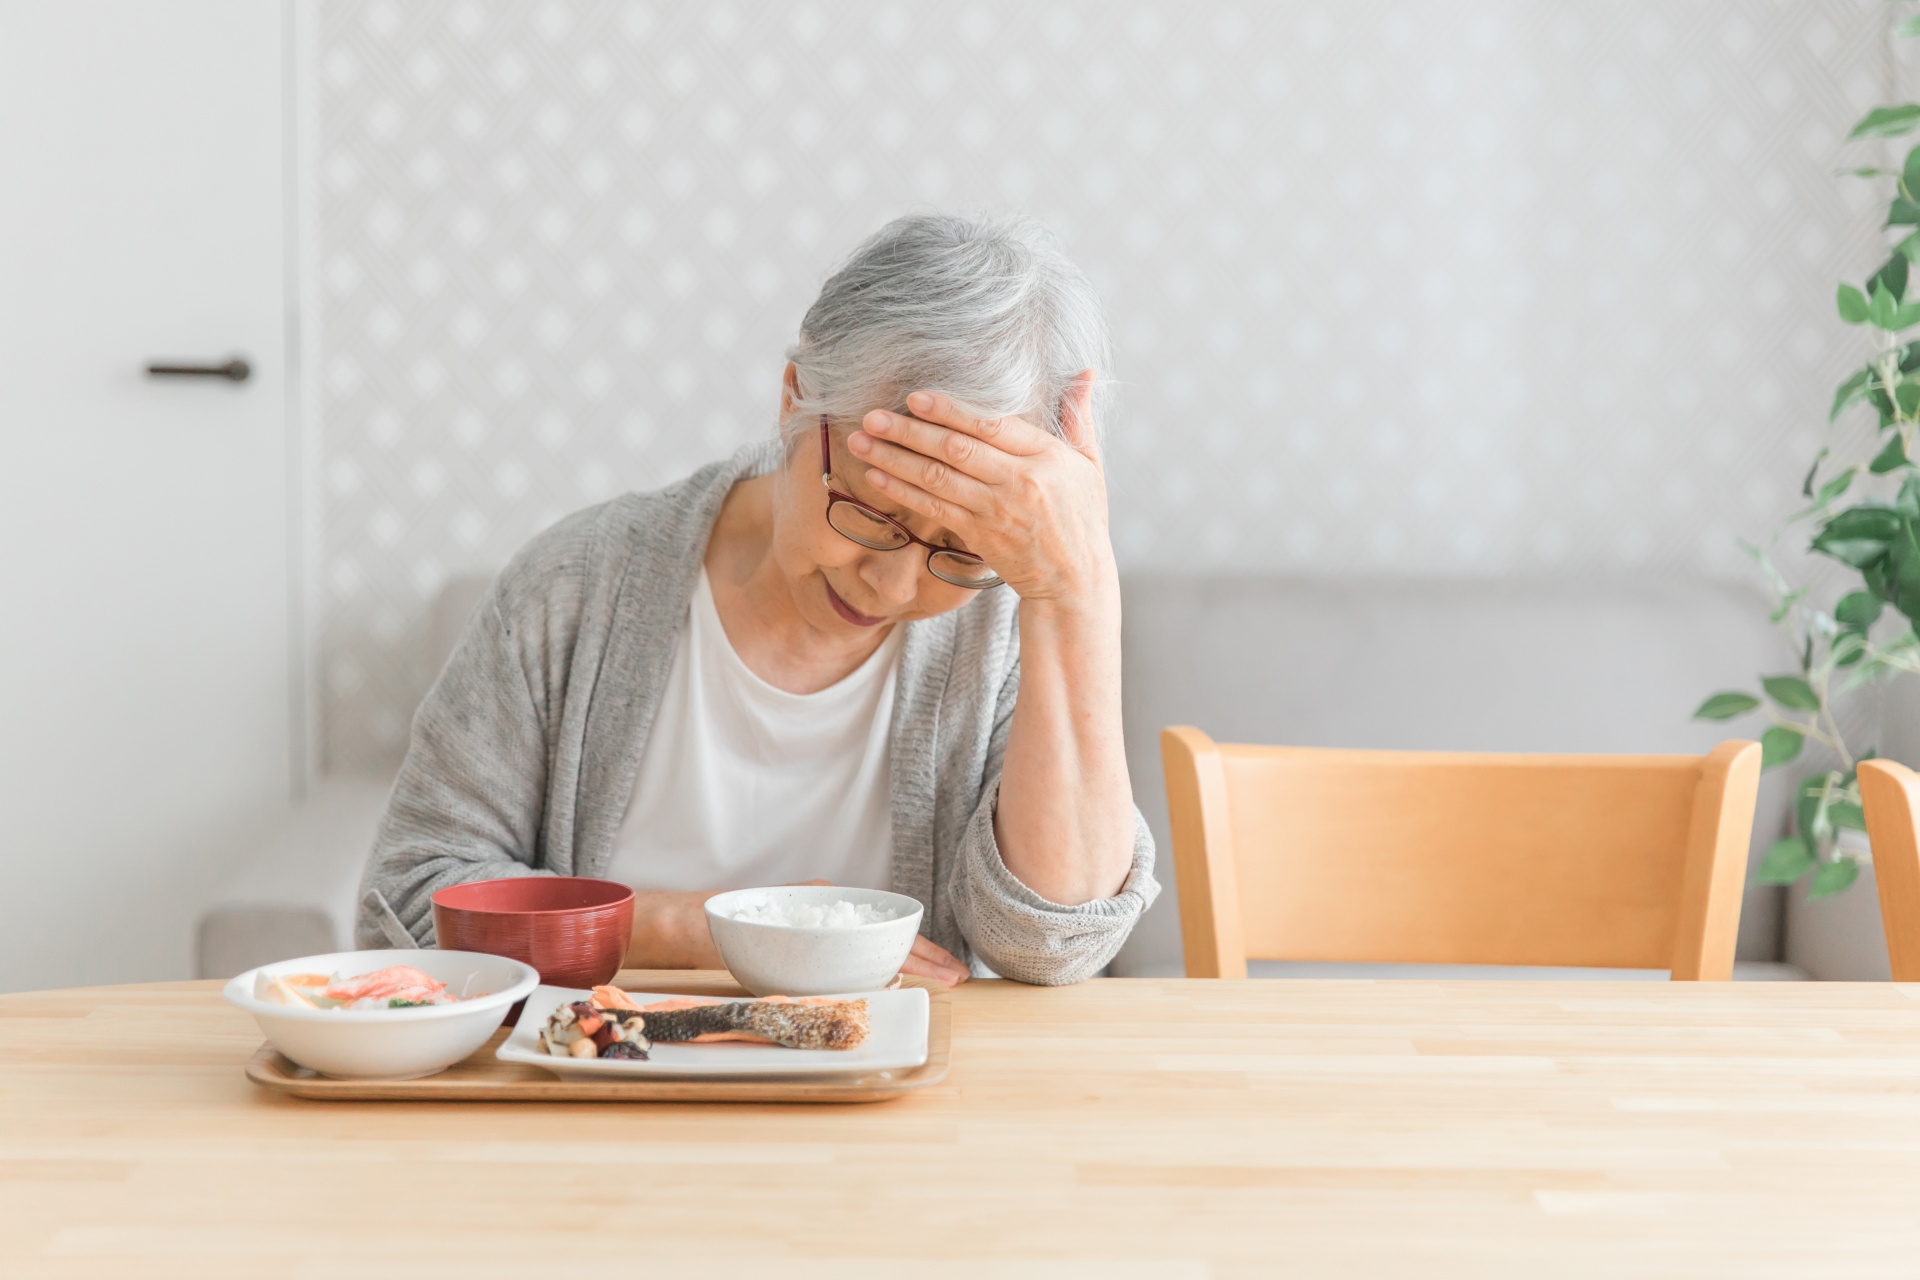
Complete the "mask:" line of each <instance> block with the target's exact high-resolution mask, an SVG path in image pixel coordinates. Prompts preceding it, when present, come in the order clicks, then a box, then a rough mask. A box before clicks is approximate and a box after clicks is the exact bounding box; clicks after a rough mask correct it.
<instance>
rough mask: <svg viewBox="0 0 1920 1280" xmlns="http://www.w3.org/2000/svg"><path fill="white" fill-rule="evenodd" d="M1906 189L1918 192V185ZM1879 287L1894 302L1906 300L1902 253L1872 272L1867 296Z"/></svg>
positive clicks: (1917, 151) (1905, 273)
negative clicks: (1882, 286) (1883, 288)
mask: <svg viewBox="0 0 1920 1280" xmlns="http://www.w3.org/2000/svg"><path fill="white" fill-rule="evenodd" d="M1914 152H1915V154H1916V155H1920V147H1915V148H1914ZM1907 189H1908V190H1910V191H1920V184H1915V183H1912V182H1909V183H1908V184H1907ZM1881 285H1884V286H1886V290H1887V292H1888V293H1890V294H1892V295H1893V300H1894V301H1895V302H1900V301H1902V300H1904V299H1905V298H1906V296H1907V255H1906V254H1904V253H1896V254H1894V255H1893V256H1892V257H1891V258H1888V259H1887V260H1886V261H1885V262H1883V263H1881V264H1880V269H1879V270H1878V271H1876V272H1874V273H1873V274H1872V275H1871V276H1869V277H1868V278H1867V286H1866V289H1867V294H1868V296H1872V294H1873V291H1874V289H1875V288H1876V287H1879V286H1881Z"/></svg>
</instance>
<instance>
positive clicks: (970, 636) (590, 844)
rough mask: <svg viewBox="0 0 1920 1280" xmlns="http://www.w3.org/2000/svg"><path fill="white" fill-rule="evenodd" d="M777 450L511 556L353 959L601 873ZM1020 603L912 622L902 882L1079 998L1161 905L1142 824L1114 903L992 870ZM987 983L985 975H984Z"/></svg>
mask: <svg viewBox="0 0 1920 1280" xmlns="http://www.w3.org/2000/svg"><path fill="white" fill-rule="evenodd" d="M780 461H781V451H780V449H779V446H778V443H777V442H772V441H769V442H766V443H764V444H757V445H750V446H748V447H746V448H744V449H741V450H740V451H739V452H737V453H736V454H735V455H734V456H733V457H732V458H730V459H728V460H727V461H725V462H718V463H714V464H712V465H710V466H707V467H704V468H702V469H701V470H700V471H697V472H695V473H694V474H693V475H692V476H690V477H688V478H687V479H686V480H683V481H681V482H680V483H679V484H676V485H672V486H670V487H668V488H666V489H663V490H660V491H658V492H655V493H644V494H628V495H626V496H625V497H621V498H616V499H614V500H613V501H611V502H608V503H605V504H603V505H601V506H598V507H592V508H589V509H588V510H585V511H581V512H579V513H577V514H575V515H573V516H570V517H568V518H567V519H565V520H562V521H561V522H560V523H558V524H557V525H555V526H554V527H553V528H551V529H549V530H548V531H547V532H545V533H543V534H541V535H540V536H539V537H537V538H535V539H534V540H533V541H532V542H531V543H529V544H528V545H527V546H526V547H525V548H524V549H523V550H522V551H521V552H520V553H519V554H518V555H517V556H515V557H514V559H513V561H512V563H510V564H509V565H508V566H507V567H506V569H505V570H504V571H502V572H501V574H500V577H499V579H498V581H496V582H495V583H494V586H493V588H492V590H491V591H490V592H489V593H488V595H487V597H486V598H485V599H484V600H483V602H482V603H481V605H480V606H479V608H478V609H476V610H475V612H474V616H473V618H472V619H471V620H470V621H469V622H468V623H467V627H466V631H465V633H464V634H463V635H462V637H461V640H460V644H459V647H458V648H457V649H456V650H455V651H454V654H453V656H452V658H450V659H449V660H448V662H447V666H446V669H445V670H444V671H442V672H441V673H440V678H439V679H438V680H437V681H435V682H434V685H433V688H432V689H431V690H430V691H429V692H428V694H427V697H426V700H425V701H424V702H422V703H421V705H420V710H419V712H418V713H417V714H416V715H415V716H414V720H413V736H412V740H411V742H410V744H409V745H408V748H407V757H406V761H405V763H404V764H403V765H402V766H401V769H400V776H399V778H398V780H397V781H396V782H395V784H394V788H393V796H392V798H391V799H390V800H389V801H388V803H387V811H386V815H385V817H384V818H383V819H382V820H381V823H380V829H379V833H378V835H377V836H376V837H375V840H374V846H373V853H372V855H371V857H370V858H369V859H368V862H367V870H366V874H365V876H364V878H363V879H362V881H361V891H360V910H359V918H358V920H357V922H356V929H355V932H356V935H357V938H358V941H359V945H360V946H362V947H412V946H432V945H433V912H432V908H431V905H430V899H431V898H432V896H433V894H434V892H435V891H436V890H438V889H442V888H445V887H446V886H448V885H453V884H460V883H463V882H466V881H470V880H487V879H493V878H495V877H500V876H524V875H542V874H551V875H584V876H598V875H601V874H603V873H604V872H605V871H606V868H607V864H608V862H609V860H610V859H611V857H612V853H613V838H614V834H615V832H616V830H617V829H618V827H619V825H620V821H621V818H622V817H623V816H624V814H625V811H626V805H627V800H628V797H629V795H630V794H631V792H632V791H633V784H634V777H635V775H636V773H637V771H638V769H639V763H640V753H641V749H642V747H643V746H644V745H645V744H646V741H647V734H648V731H649V730H650V729H651V727H652V724H653V718H654V713H655V711H656V710H657V709H658V707H659V704H660V698H661V694H662V692H663V688H664V686H665V684H666V680H667V672H668V670H669V668H670V666H671V664H672V661H673V651H674V643H675V639H676V637H678V636H679V634H680V632H681V630H682V628H684V627H685V626H686V623H687V617H688V609H689V606H690V604H691V602H692V599H693V589H694V585H695V583H696V582H697V580H698V576H699V572H700V565H701V562H702V558H703V556H704V553H705V550H706V545H707V539H708V536H709V535H710V533H711V532H712V529H713V523H714V521H715V520H716V519H717V518H718V516H719V513H720V506H721V503H722V501H723V500H724V499H725V498H726V495H727V491H728V490H729V489H731V488H732V487H733V484H734V482H735V481H737V480H740V479H742V478H745V477H748V476H753V475H762V474H766V473H767V472H769V471H771V470H772V469H773V468H775V467H777V466H778V465H780ZM1018 604H1019V601H1018V598H1017V597H1016V596H1015V595H1014V594H1013V593H1012V592H1011V591H1008V590H1004V589H1002V590H997V591H985V592H982V593H980V595H979V596H978V597H976V598H975V599H973V600H971V601H969V602H968V603H967V604H966V605H964V606H963V607H961V608H959V609H957V610H955V611H953V612H952V613H947V614H942V615H941V616H939V617H936V618H927V619H924V620H922V621H919V622H913V623H909V624H907V634H906V640H905V643H904V645H903V646H902V648H901V652H900V672H899V679H898V680H897V682H896V692H895V695H894V705H893V728H892V742H891V746H892V755H891V765H892V804H893V888H894V890H895V891H896V892H899V893H904V894H908V895H910V896H911V897H913V898H916V899H918V900H919V902H920V904H921V905H922V907H924V908H925V915H924V917H923V919H922V923H921V926H920V928H921V931H922V932H923V933H925V934H926V935H927V936H928V937H930V938H932V939H933V940H934V941H935V942H937V943H939V944H940V945H941V946H943V947H945V948H946V949H947V950H948V951H951V952H952V953H953V954H954V955H956V956H958V957H960V958H961V959H962V961H964V962H969V963H973V962H978V963H983V964H984V965H985V966H987V967H988V968H990V969H991V970H992V971H993V972H995V973H998V974H1001V975H1003V976H1005V977H1009V978H1018V979H1020V980H1022V981H1025V982H1037V983H1066V982H1077V981H1079V980H1081V979H1083V978H1087V977H1090V976H1092V975H1093V974H1095V973H1096V972H1098V971H1099V970H1100V968H1101V967H1102V966H1104V965H1105V964H1106V963H1107V962H1108V961H1109V960H1111V959H1112V958H1113V955H1114V952H1116V951H1117V950H1119V947H1120V944H1121V943H1122V942H1124V941H1125V940H1126V936H1127V932H1128V931H1129V930H1130V929H1131V928H1132V927H1133V923H1134V921H1136V920H1138V919H1139V918H1140V913H1141V912H1143V911H1145V910H1146V909H1147V907H1148V906H1149V905H1150V904H1151V903H1152V902H1153V900H1154V898H1155V896H1156V895H1157V894H1158V893H1159V891H1160V887H1159V885H1158V884H1157V883H1156V882H1155V881H1154V878H1153V838H1152V836H1150V835H1149V834H1148V832H1147V826H1146V823H1145V821H1144V820H1142V819H1141V817H1140V815H1139V813H1138V812H1137V811H1136V813H1135V814H1134V839H1133V868H1132V870H1131V872H1130V873H1129V874H1128V876H1127V880H1126V883H1125V885H1124V886H1123V887H1122V888H1121V890H1120V892H1119V893H1118V894H1117V895H1116V896H1114V897H1111V898H1105V899H1101V900H1098V901H1094V902H1089V903H1086V904H1084V905H1082V906H1077V907H1068V906H1062V905H1060V904H1058V903H1054V902H1049V901H1048V900H1046V899H1045V898H1042V897H1041V896H1040V895H1039V894H1037V893H1035V892H1033V891H1032V890H1031V889H1029V888H1027V886H1026V885H1025V884H1023V883H1021V882H1020V881H1019V880H1018V879H1016V878H1015V877H1014V876H1013V874H1012V873H1011V872H1009V871H1008V870H1007V868H1006V864H1005V863H1003V862H1002V861H1001V860H1000V851H999V847H998V846H997V844H996V843H995V840H994V834H993V812H994V801H995V797H996V796H997V794H998V790H999V783H1000V765H1001V761H1002V759H1003V758H1004V756H1005V754H1006V748H1007V731H1008V727H1009V725H1010V724H1011V722H1012V719H1013V707H1014V699H1015V697H1016V695H1017V694H1018V691H1019V687H1020V657H1019V654H1020V647H1019V630H1018V625H1019V624H1018V612H1017V610H1018ZM976 969H977V964H976Z"/></svg>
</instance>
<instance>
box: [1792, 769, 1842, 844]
mask: <svg viewBox="0 0 1920 1280" xmlns="http://www.w3.org/2000/svg"><path fill="white" fill-rule="evenodd" d="M1833 776H1834V775H1833V774H1831V773H1816V774H1814V775H1813V776H1811V777H1809V778H1807V779H1805V780H1804V781H1802V782H1801V783H1800V787H1799V789H1798V790H1796V791H1795V792H1794V793H1793V823H1794V828H1793V829H1794V830H1795V831H1796V832H1798V833H1799V835H1800V837H1801V838H1802V839H1804V840H1806V841H1808V847H1809V848H1811V847H1813V845H1814V844H1815V843H1817V842H1818V841H1819V839H1820V836H1821V834H1822V833H1821V831H1820V827H1821V826H1822V825H1823V817H1822V815H1821V812H1820V811H1821V809H1823V808H1824V807H1825V806H1826V803H1827V788H1828V786H1829V785H1831V783H1832V781H1833Z"/></svg>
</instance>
